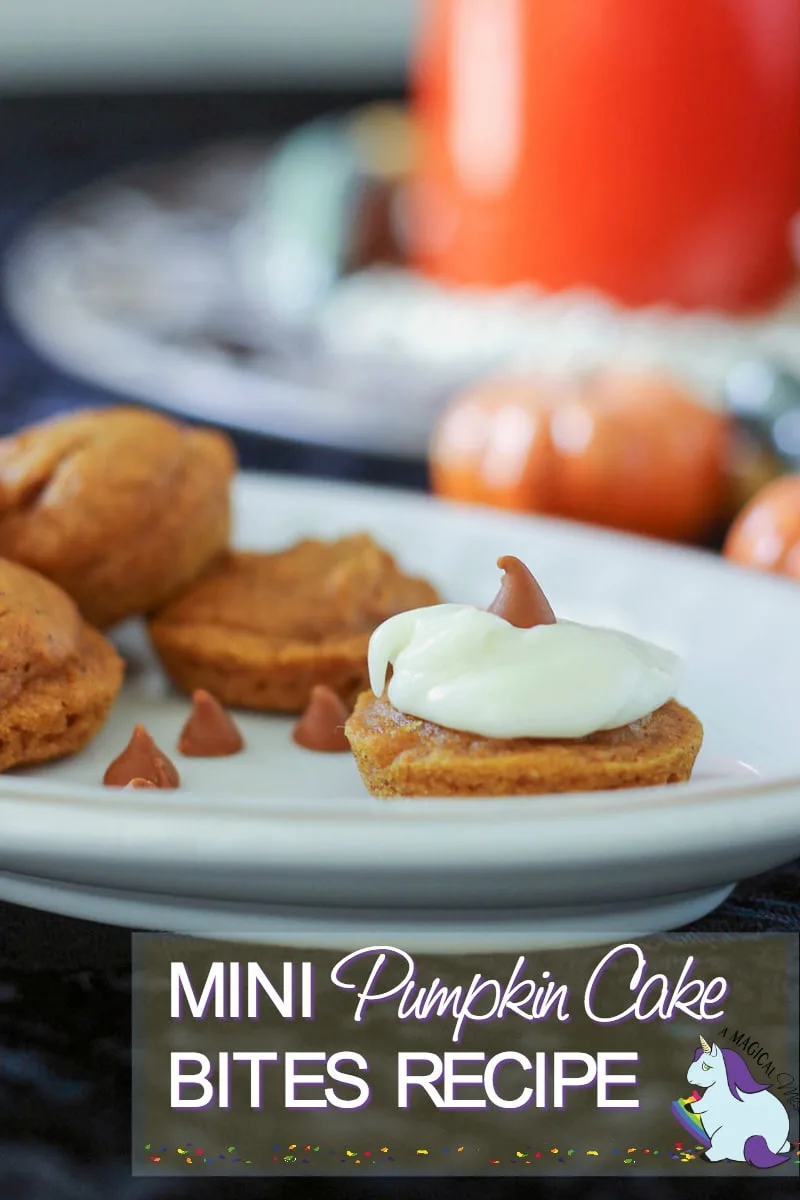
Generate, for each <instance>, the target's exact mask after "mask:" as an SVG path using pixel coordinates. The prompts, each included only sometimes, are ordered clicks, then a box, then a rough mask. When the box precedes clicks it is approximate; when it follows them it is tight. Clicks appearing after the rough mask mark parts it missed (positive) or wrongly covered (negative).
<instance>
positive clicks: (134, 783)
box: [125, 779, 158, 792]
mask: <svg viewBox="0 0 800 1200" xmlns="http://www.w3.org/2000/svg"><path fill="white" fill-rule="evenodd" d="M154 787H158V784H156V783H151V782H150V780H149V779H132V780H131V781H130V783H126V784H125V791H126V792H127V791H130V790H134V791H138V790H139V788H154Z"/></svg>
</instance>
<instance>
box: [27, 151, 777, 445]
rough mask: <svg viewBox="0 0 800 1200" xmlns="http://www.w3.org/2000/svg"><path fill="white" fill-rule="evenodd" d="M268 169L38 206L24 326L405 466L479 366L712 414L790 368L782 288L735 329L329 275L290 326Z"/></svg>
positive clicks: (214, 158) (263, 428)
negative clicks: (752, 367) (703, 403)
mask: <svg viewBox="0 0 800 1200" xmlns="http://www.w3.org/2000/svg"><path fill="white" fill-rule="evenodd" d="M268 162H269V148H268V147H267V146H266V145H264V144H261V145H249V146H244V145H240V146H222V147H216V148H211V149H210V150H207V151H204V152H203V153H201V154H198V155H195V156H193V157H192V158H191V159H187V160H184V161H179V162H176V163H169V164H165V165H160V166H145V167H141V168H137V169H134V170H132V171H130V172H128V173H127V174H126V175H125V176H122V177H117V178H114V179H111V180H107V181H101V182H99V183H98V184H96V185H94V186H92V187H91V188H89V189H86V190H85V191H82V192H80V193H77V194H74V195H72V196H69V197H67V198H66V199H64V200H63V201H61V202H59V203H58V204H57V205H55V206H54V207H53V208H52V209H50V210H49V211H47V212H45V213H43V214H42V215H41V216H39V218H38V219H37V220H35V221H34V223H33V224H32V226H31V228H30V229H29V230H28V231H27V232H25V233H24V234H23V236H22V237H21V238H20V239H19V240H18V242H17V243H16V244H15V246H13V247H12V249H11V252H10V254H9V257H8V259H7V263H6V300H7V303H8V305H9V308H10V310H11V312H12V314H13V315H14V316H15V318H16V320H17V323H18V324H19V326H20V328H21V330H22V331H23V333H24V334H25V335H26V336H27V338H28V339H29V341H30V342H32V343H33V344H34V345H35V346H36V347H37V348H38V349H39V350H40V351H41V352H42V353H43V354H44V355H45V356H46V357H47V358H49V359H50V360H52V361H53V362H55V363H56V364H58V365H59V366H60V367H62V368H64V369H66V370H67V371H69V372H70V373H72V374H74V375H76V376H78V377H82V378H84V379H86V380H88V381H91V382H92V383H94V384H98V385H100V386H102V387H105V388H108V389H110V390H112V391H114V392H117V393H120V394H124V395H127V396H129V397H132V398H137V399H140V400H144V401H146V402H148V403H152V404H156V405H160V406H162V407H164V408H166V409H169V410H173V411H175V412H179V413H182V414H184V415H186V416H190V417H196V418H199V419H202V420H209V421H219V422H222V423H224V424H227V425H228V426H229V427H231V428H239V429H242V430H245V431H247V432H251V433H261V434H268V435H276V436H282V437H286V438H289V439H293V440H299V441H306V442H312V443H317V444H322V445H328V446H335V447H339V448H343V449H347V450H350V451H354V452H359V451H361V452H366V453H375V454H380V455H387V456H393V457H397V458H411V459H421V458H423V457H424V455H425V451H426V447H427V443H428V439H429V436H430V433H431V430H432V427H433V424H434V422H435V420H436V417H437V414H438V413H439V411H440V409H441V406H442V404H443V402H444V401H445V399H446V398H447V396H448V395H449V394H451V392H452V390H453V389H454V388H455V387H457V386H458V385H459V384H461V383H462V382H464V381H465V380H468V379H470V378H473V377H474V376H475V375H477V374H480V373H483V372H485V371H491V370H499V369H507V368H535V369H554V370H562V369H565V368H568V369H573V368H583V367H591V366H596V365H598V364H602V363H605V362H609V361H610V362H612V363H614V364H615V365H629V366H632V367H641V366H660V367H664V368H667V369H669V370H671V371H672V372H673V373H675V374H677V375H680V376H684V377H685V378H687V379H688V380H689V381H690V382H691V383H692V385H693V386H695V387H696V388H697V389H698V392H699V393H700V394H701V395H703V396H704V397H705V398H706V400H707V401H708V402H709V403H710V404H715V403H718V402H719V392H720V387H721V384H722V382H723V380H724V379H725V377H726V375H727V373H728V372H729V371H730V369H731V368H732V367H733V366H734V365H735V364H737V363H738V362H740V361H741V360H746V359H752V358H760V357H763V358H766V359H768V360H770V361H771V362H773V363H774V364H776V365H778V366H781V367H783V368H785V369H788V370H789V371H791V372H793V373H795V374H797V375H800V293H798V292H797V291H795V292H793V293H792V294H790V295H789V296H787V297H786V299H785V301H784V303H783V304H782V305H781V306H780V307H779V308H777V309H776V310H775V311H773V312H771V313H769V314H767V315H766V316H764V317H761V318H759V319H749V320H737V321H734V320H728V319H725V318H723V317H720V316H718V315H715V314H712V313H697V314H691V315H687V314H679V313H676V312H670V311H668V310H655V309H650V310H641V311H638V312H635V313H631V312H628V311H624V310H621V309H619V308H617V307H615V306H614V305H612V304H611V303H609V302H608V301H606V300H604V299H602V298H601V297H599V296H596V295H591V294H586V293H564V294H561V295H557V296H547V295H543V294H537V293H536V292H534V291H533V290H524V289H520V290H513V291H508V292H504V293H499V294H494V295H480V294H470V293H467V292H462V293H459V294H457V295H456V294H454V293H452V292H450V291H447V290H445V289H442V288H439V287H437V286H435V285H433V284H431V283H427V282H425V281H423V280H421V279H420V278H418V277H416V276H415V275H414V274H413V273H411V272H409V271H403V270H399V269H392V270H389V269H384V270H380V269H373V270H370V271H366V272H362V273H360V274H358V275H354V276H351V277H349V278H348V279H345V280H344V281H342V282H340V283H339V284H338V285H337V286H336V287H334V288H333V290H332V291H331V292H330V293H329V295H328V297H327V299H326V300H325V301H324V302H323V303H322V305H321V307H320V308H319V309H318V310H317V311H316V313H315V316H314V319H313V320H312V321H311V322H310V323H308V324H307V325H306V326H305V327H303V328H300V329H298V327H297V326H296V324H292V322H291V321H290V320H289V319H288V317H287V315H286V314H283V315H282V314H281V313H279V312H277V311H275V309H274V307H273V308H272V310H269V309H268V308H267V307H265V305H264V303H263V296H261V295H259V290H258V286H257V280H258V266H259V263H261V262H262V261H263V262H266V261H267V259H266V256H265V254H264V251H265V241H264V231H263V229H259V222H258V220H257V219H256V220H255V221H254V220H253V209H252V199H253V196H254V194H257V193H255V192H254V186H255V184H256V182H257V181H259V180H262V179H263V174H264V171H265V169H266V165H267V164H268ZM258 211H259V210H258V209H256V210H255V216H256V218H257V217H258ZM248 214H249V219H248V220H245V219H244V218H245V217H247V216H248ZM243 264H249V269H248V270H244V269H243ZM254 264H255V269H253V265H254ZM265 269H266V268H265ZM254 280H255V281H256V286H254Z"/></svg>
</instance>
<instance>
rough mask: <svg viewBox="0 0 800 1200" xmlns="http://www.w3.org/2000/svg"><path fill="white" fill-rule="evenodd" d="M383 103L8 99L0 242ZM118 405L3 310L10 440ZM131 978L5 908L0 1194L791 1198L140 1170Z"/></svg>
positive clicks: (374, 477)
mask: <svg viewBox="0 0 800 1200" xmlns="http://www.w3.org/2000/svg"><path fill="white" fill-rule="evenodd" d="M376 2H380V0H376ZM0 3H2V0H0ZM0 52H2V48H1V47H0ZM372 98H373V97H372V96H365V95H362V94H351V95H349V96H348V95H346V94H344V95H343V94H342V92H341V91H340V90H337V91H336V93H335V95H330V96H328V95H325V94H319V93H318V94H310V93H308V92H303V93H297V94H292V93H288V92H281V93H271V94H270V93H263V92H260V93H257V94H256V93H248V94H246V95H245V94H239V95H234V94H227V95H224V94H204V95H202V96H190V95H182V96H175V95H169V96H157V95H151V96H142V95H137V96H120V97H117V96H91V97H79V96H69V97H63V98H60V97H57V96H52V95H50V96H48V97H46V98H40V99H34V98H30V99H28V98H5V99H4V98H2V97H0V251H1V250H2V248H3V247H4V246H5V245H7V243H8V241H9V239H10V238H12V237H13V235H14V233H15V231H16V230H17V229H18V228H20V227H21V226H22V225H24V224H25V223H26V222H27V221H28V220H29V219H30V217H31V216H32V215H33V214H34V212H35V211H36V209H37V208H38V207H39V206H41V205H42V204H45V203H47V201H49V200H51V199H53V198H55V197H57V196H59V195H61V194H63V193H64V192H65V191H68V190H70V189H71V188H73V187H76V186H79V185H81V184H83V183H86V182H88V181H90V180H91V179H93V178H95V177H97V176H98V175H102V174H104V173H105V172H108V171H109V170H113V169H115V168H117V167H120V166H125V165H129V164H131V163H133V162H135V161H137V160H149V159H154V158H162V157H163V158H169V157H172V156H173V155H177V154H179V153H180V152H181V151H183V150H187V149H191V148H193V147H195V146H197V145H201V144H203V143H206V142H209V141H215V140H217V139H220V138H227V137H231V136H232V137H238V136H247V135H251V134H254V135H257V136H263V135H264V134H265V133H270V132H273V131H275V132H277V131H280V130H281V129H285V128H288V127H290V126H291V125H293V124H296V123H299V122H301V121H303V120H305V119H307V118H308V117H310V116H314V115H316V114H318V113H320V112H323V111H325V110H327V109H329V108H331V107H337V108H340V107H342V106H346V105H348V104H350V103H352V104H356V103H358V102H360V101H361V100H364V99H372ZM111 400H112V398H111V397H109V396H107V395H104V394H101V393H98V392H97V391H96V390H94V389H92V388H91V387H89V386H87V385H85V384H82V383H78V382H76V381H74V380H71V379H69V378H67V377H65V376H63V375H62V374H60V373H59V372H58V371H55V370H53V369H52V368H50V367H49V366H48V365H47V364H45V363H43V362H42V361H41V360H40V359H38V358H37V356H36V355H35V354H33V353H32V352H31V351H29V350H28V349H27V348H26V347H25V345H24V344H23V343H22V342H21V341H20V339H19V337H18V336H17V334H16V332H15V331H14V329H13V327H12V325H11V323H10V322H9V320H8V318H7V317H6V316H5V314H4V313H3V311H2V309H0V434H3V433H7V432H10V431H12V430H14V429H16V428H18V427H19V426H20V425H22V424H25V423H28V422H30V421H33V420H37V419H40V418H42V417H45V416H48V415H50V414H52V413H54V412H56V411H58V410H61V409H68V408H74V407H78V406H84V405H97V404H104V403H109V402H110V401H111ZM236 441H237V445H238V448H239V451H240V455H241V461H242V465H243V466H245V467H250V468H253V467H262V468H267V469H271V470H281V471H289V472H293V473H304V474H315V475H322V476H328V477H338V478H347V479H354V480H364V481H370V482H385V483H392V484H394V485H401V486H408V487H416V488H421V487H424V486H425V469H424V466H423V465H422V464H417V465H413V464H412V465H409V466H398V465H397V464H387V463H383V462H380V461H375V460H367V459H364V458H361V457H360V456H353V455H348V454H345V453H340V452H324V451H320V450H317V449H315V450H311V449H307V448H304V447H302V446H296V445H290V444H287V443H278V442H273V441H265V440H253V439H248V438H243V437H241V436H238V437H237V438H236ZM0 836H2V830H0ZM701 926H702V927H703V928H706V929H718V928H725V929H732V930H735V929H759V928H761V929H789V930H800V867H798V865H797V864H795V865H794V866H793V867H789V868H786V869H784V870H783V871H779V872H775V873H772V874H771V875H770V876H769V877H768V878H766V879H763V880H756V881H752V882H750V883H748V884H745V885H743V886H742V887H741V888H740V889H738V890H737V893H736V894H735V896H734V897H733V898H732V899H731V900H730V901H729V902H728V903H727V904H726V905H725V906H724V908H723V909H722V910H720V911H719V912H718V913H717V914H714V916H713V917H711V918H708V919H706V920H705V921H704V922H702V923H701ZM698 927H700V926H698ZM129 972H130V936H129V934H128V932H127V931H124V930H117V929H113V928H106V927H101V926H94V925H89V924H86V923H83V922H77V921H71V920H66V919H62V918H56V917H49V916H47V915H44V914H37V913H34V912H32V911H29V910H23V909H17V908H13V907H11V906H9V905H2V904H0V1200H116V1198H117V1197H119V1198H120V1200H162V1198H163V1200H167V1198H168V1197H172V1196H177V1197H195V1196H197V1197H200V1198H205V1197H208V1198H212V1197H214V1198H217V1197H218V1198H219V1200H227V1198H228V1197H234V1198H236V1200H239V1198H241V1200H251V1198H252V1200H255V1198H256V1197H284V1196H289V1195H292V1196H293V1195H295V1194H296V1195H298V1196H301V1195H303V1196H308V1195H313V1196H320V1197H322V1196H333V1197H335V1196H340V1195H341V1196H344V1195H347V1196H353V1197H368V1196H370V1197H371V1196H376V1197H387V1200H388V1198H389V1197H391V1198H392V1200H406V1198H407V1200H414V1198H415V1197H422V1196H442V1197H447V1198H449V1197H453V1198H455V1197H459V1198H463V1200H472V1198H473V1197H475V1198H476V1200H477V1198H478V1197H484V1196H489V1197H491V1196H494V1195H497V1196H513V1195H524V1196H531V1195H536V1194H539V1193H545V1194H547V1195H556V1196H561V1197H564V1198H565V1200H566V1198H567V1197H569V1198H572V1197H575V1198H576V1200H577V1198H578V1197H580V1196H585V1195H591V1196H598V1197H601V1198H603V1200H604V1198H605V1197H609V1198H611V1197H617V1196H637V1197H638V1196H642V1197H645V1196H647V1197H653V1198H654V1200H662V1198H663V1200H671V1198H672V1197H677V1195H678V1188H680V1194H681V1195H685V1194H686V1192H687V1191H689V1192H691V1193H693V1194H694V1195H697V1196H707V1197H712V1198H713V1197H720V1198H721V1197H723V1196H725V1197H726V1198H730V1197H731V1196H734V1197H735V1196H755V1195H759V1196H762V1195H766V1196H784V1195H786V1196H789V1195H790V1194H791V1195H795V1194H796V1185H795V1183H794V1182H793V1181H778V1180H770V1179H769V1178H768V1177H766V1178H765V1177H759V1178H756V1179H753V1178H752V1176H751V1177H749V1178H744V1179H743V1180H742V1182H741V1184H739V1183H738V1182H735V1181H731V1180H718V1181H713V1180H708V1181H706V1180H705V1179H703V1176H702V1163H697V1164H694V1167H693V1168H692V1169H691V1170H689V1169H687V1172H686V1178H684V1179H682V1180H681V1181H680V1183H676V1184H673V1183H670V1182H666V1181H664V1182H661V1181H646V1182H645V1181H638V1182H637V1181H635V1180H633V1179H630V1180H612V1181H608V1182H601V1181H597V1182H596V1183H594V1182H592V1181H590V1180H586V1181H583V1182H575V1181H569V1182H567V1181H565V1182H564V1183H563V1184H561V1183H560V1182H559V1181H557V1180H556V1181H553V1180H545V1181H536V1180H533V1179H528V1180H524V1181H520V1182H519V1183H516V1182H508V1181H500V1180H497V1181H492V1180H476V1181H474V1182H471V1181H465V1180H459V1181H452V1182H448V1181H441V1182H439V1181H436V1180H431V1181H419V1180H417V1181H408V1182H402V1181H400V1182H394V1183H390V1182H387V1181H368V1180H359V1179H354V1180H353V1181H352V1182H347V1183H340V1182H333V1181H332V1182H331V1183H330V1184H328V1183H322V1182H314V1183H312V1182H306V1181H297V1182H294V1181H292V1180H276V1181H268V1180H254V1181H252V1182H242V1181H238V1180H219V1181H217V1180H210V1179H202V1178H193V1179H191V1180H187V1181H186V1182H183V1181H180V1180H177V1181H174V1182H172V1181H171V1182H168V1183H151V1182H150V1181H148V1180H142V1179H132V1178H131V1177H130V1173H129V1163H130V1103H129V1093H130V1049H129V1036H130V987H129V983H130V980H129ZM677 1136H679V1134H677V1133H676V1137H677ZM188 1169H189V1168H187V1170H188ZM745 1170H746V1169H745Z"/></svg>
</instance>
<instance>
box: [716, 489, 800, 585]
mask: <svg viewBox="0 0 800 1200" xmlns="http://www.w3.org/2000/svg"><path fill="white" fill-rule="evenodd" d="M724 554H725V557H726V558H727V559H729V560H730V561H731V562H735V563H739V565H740V566H743V567H755V568H757V569H758V570H760V571H771V572H773V573H775V574H778V575H788V576H790V577H791V578H792V579H800V475H784V476H782V477H781V478H780V479H773V480H772V482H771V483H768V484H767V485H766V486H765V487H763V488H761V490H760V491H759V492H757V493H756V495H755V496H754V497H753V499H752V500H751V501H750V503H749V504H747V505H746V506H745V507H744V508H743V509H742V511H741V512H740V514H739V516H738V517H737V518H736V520H735V521H734V523H733V525H732V526H731V528H730V530H729V531H728V536H727V538H726V539H725V546H724Z"/></svg>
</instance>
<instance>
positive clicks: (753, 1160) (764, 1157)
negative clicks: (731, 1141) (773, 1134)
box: [744, 1133, 790, 1169]
mask: <svg viewBox="0 0 800 1200" xmlns="http://www.w3.org/2000/svg"><path fill="white" fill-rule="evenodd" d="M789 1149H790V1146H789V1143H788V1142H786V1143H785V1144H784V1145H783V1146H781V1153H780V1154H773V1153H772V1151H771V1150H770V1148H769V1146H768V1145H767V1143H766V1142H765V1140H764V1138H763V1137H762V1136H761V1134H760V1133H754V1134H753V1135H752V1137H749V1138H748V1139H747V1141H746V1142H745V1144H744V1161H745V1162H746V1163H749V1165H750V1166H751V1167H761V1168H762V1169H764V1168H766V1167H779V1166H781V1164H782V1163H785V1162H788V1161H789V1155H788V1153H784V1152H785V1151H788V1150H789Z"/></svg>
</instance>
